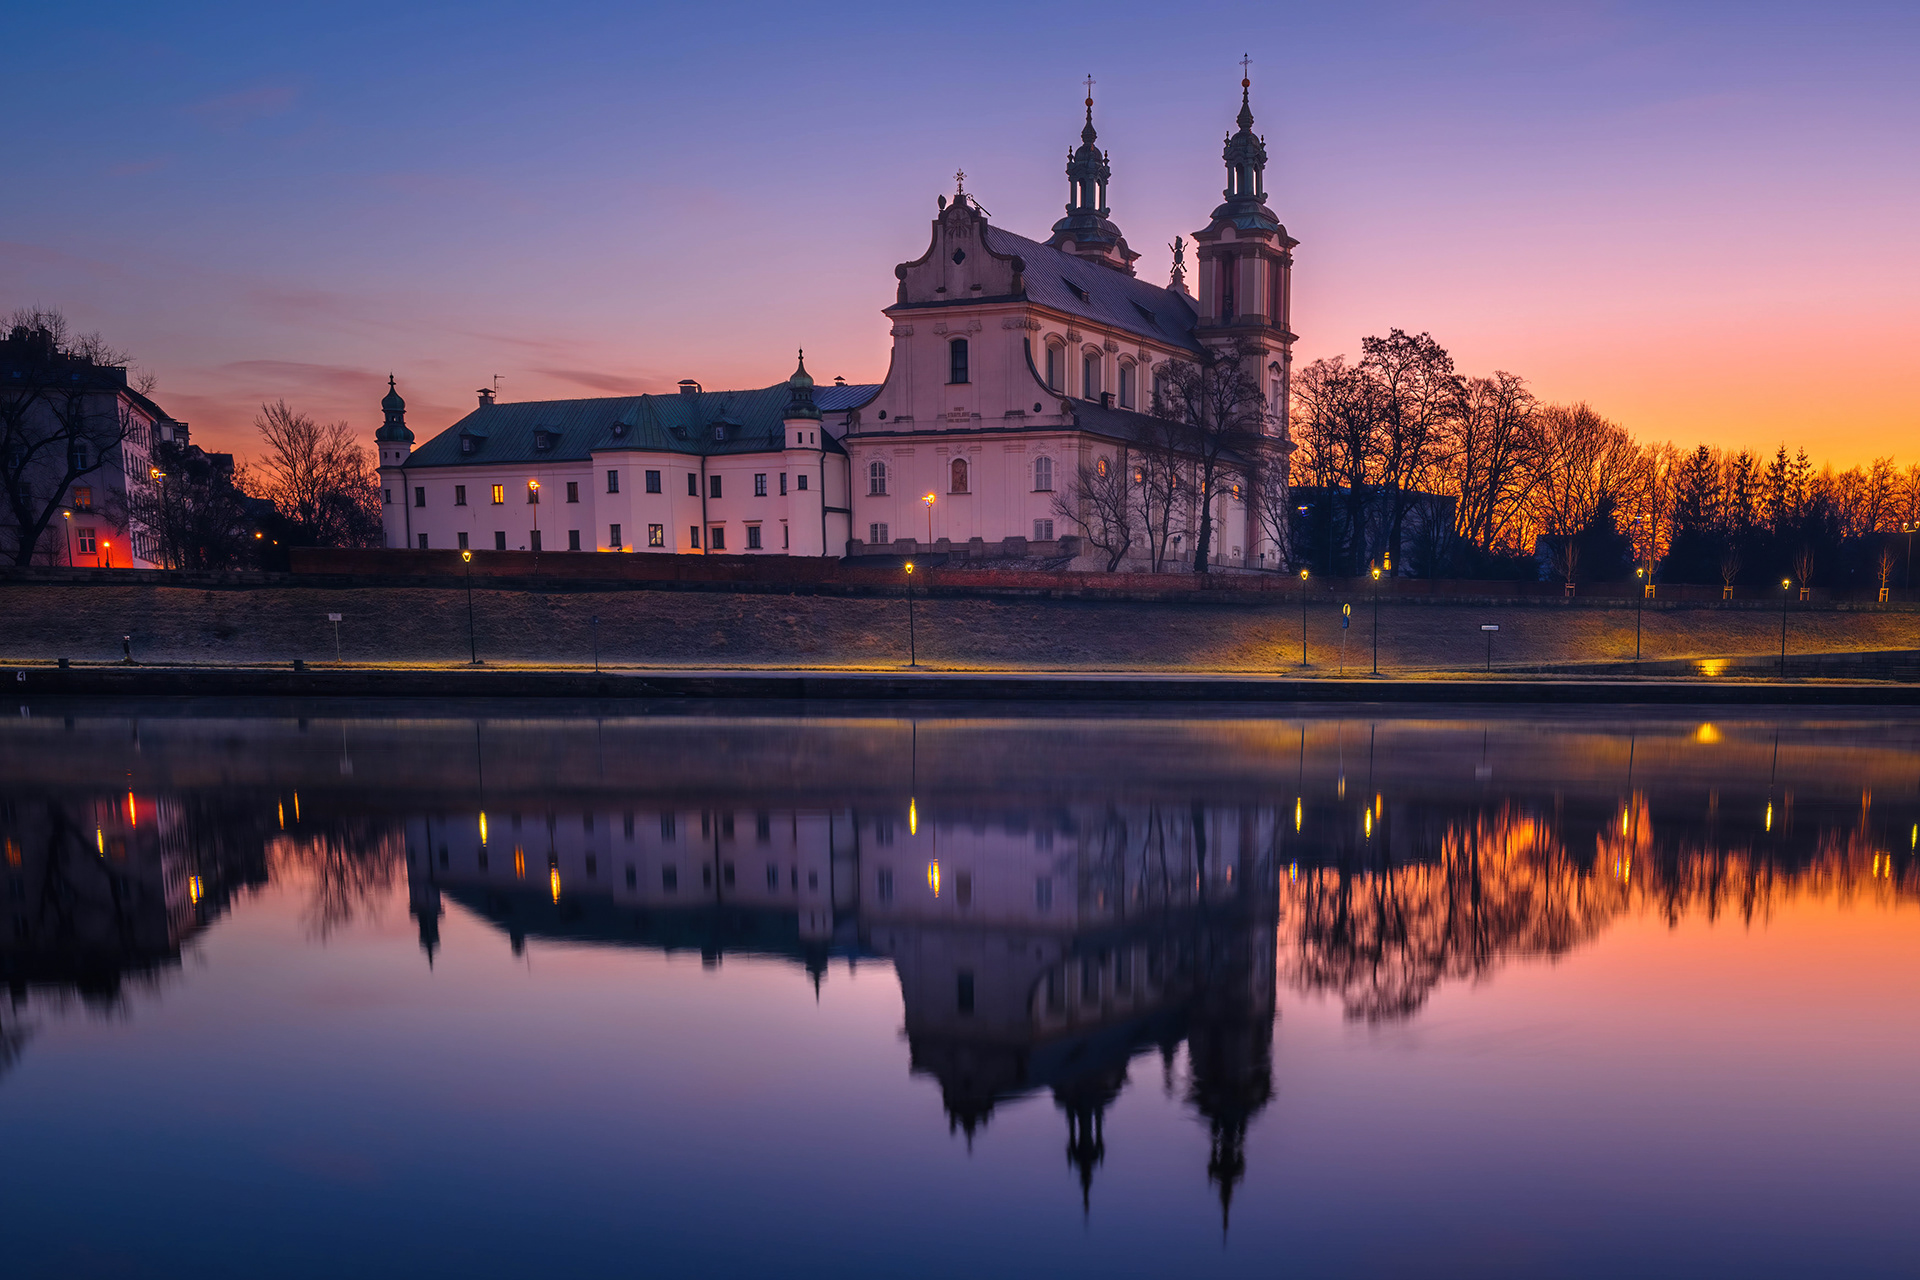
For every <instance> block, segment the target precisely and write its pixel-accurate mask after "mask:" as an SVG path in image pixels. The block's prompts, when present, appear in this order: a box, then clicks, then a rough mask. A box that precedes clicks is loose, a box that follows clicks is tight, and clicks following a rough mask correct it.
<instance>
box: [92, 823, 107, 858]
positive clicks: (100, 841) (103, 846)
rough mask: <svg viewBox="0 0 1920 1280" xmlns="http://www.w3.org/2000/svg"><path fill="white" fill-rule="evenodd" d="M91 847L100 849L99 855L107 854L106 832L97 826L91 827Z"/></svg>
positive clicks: (104, 855)
mask: <svg viewBox="0 0 1920 1280" xmlns="http://www.w3.org/2000/svg"><path fill="white" fill-rule="evenodd" d="M93 847H94V848H96V849H98V850H99V851H100V856H101V857H103V858H104V857H106V856H107V833H106V832H104V831H102V830H101V829H100V828H99V827H95V828H94V829H93Z"/></svg>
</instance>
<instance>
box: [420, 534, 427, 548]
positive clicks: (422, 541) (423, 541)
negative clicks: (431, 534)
mask: <svg viewBox="0 0 1920 1280" xmlns="http://www.w3.org/2000/svg"><path fill="white" fill-rule="evenodd" d="M420 549H421V550H422V551H425V550H426V549H427V535H426V534H424V533H423V534H421V535H420Z"/></svg>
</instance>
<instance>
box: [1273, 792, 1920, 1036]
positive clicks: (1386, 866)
mask: <svg viewBox="0 0 1920 1280" xmlns="http://www.w3.org/2000/svg"><path fill="white" fill-rule="evenodd" d="M1896 861H1898V862H1899V863H1900V864H1901V865H1899V866H1896ZM1282 892H1283V895H1284V896H1285V897H1286V898H1287V900H1288V909H1287V911H1286V919H1287V920H1288V921H1290V922H1291V925H1292V930H1291V932H1292V939H1291V940H1292V942H1293V946H1292V947H1291V948H1290V952H1291V955H1290V958H1289V962H1288V978H1289V980H1290V981H1291V982H1292V984H1293V985H1294V986H1295V987H1297V988H1299V989H1300V990H1303V991H1324V992H1330V993H1333V994H1335V995H1337V996H1338V997H1339V998H1340V1000H1341V1001H1342V1003H1343V1004H1344V1005H1345V1008H1346V1013H1347V1016H1348V1017H1350V1018H1354V1019H1364V1020H1366V1021H1368V1022H1376V1021H1391V1020H1395V1019H1401V1018H1407V1017H1410V1016H1412V1015H1413V1014H1414V1013H1416V1012H1417V1011H1418V1010H1419V1009H1420V1008H1421V1007H1422V1006H1423V1005H1424V1004H1425V1003H1426V1000H1427V997H1428V995H1429V994H1430V993H1431V992H1432V991H1433V989H1434V988H1435V987H1437V986H1438V985H1439V984H1440V983H1442V982H1444V981H1447V980H1449V979H1453V980H1459V979H1479V978H1482V977H1485V976H1487V975H1489V974H1491V973H1492V972H1494V971H1495V970H1497V969H1498V968H1499V967H1500V966H1501V965H1502V964H1504V963H1506V962H1507V961H1509V960H1512V959H1516V958H1526V957H1534V956H1557V955H1562V954H1565V953H1566V952H1568V951H1571V950H1572V949H1573V948H1575V947H1578V946H1581V945H1583V944H1585V943H1587V942H1590V941H1592V940H1593V939H1594V938H1596V937H1598V936H1599V934H1600V933H1601V931H1602V930H1603V929H1605V928H1606V926H1607V925H1608V924H1609V923H1610V922H1611V921H1612V920H1614V919H1615V918H1616V917H1618V916H1620V915H1623V914H1625V913H1627V912H1631V911H1650V912H1656V913H1658V914H1659V915H1660V916H1661V917H1662V918H1664V919H1665V920H1666V921H1667V922H1668V923H1669V925H1677V924H1679V923H1680V921H1682V920H1683V919H1686V918H1687V917H1690V916H1701V917H1704V918H1706V919H1708V920H1717V919H1719V918H1721V917H1722V916H1725V915H1733V916H1735V917H1736V918H1738V919H1739V920H1741V921H1743V922H1747V923H1751V922H1752V921H1754V920H1756V919H1762V920H1763V919H1765V918H1766V917H1767V915H1768V913H1769V912H1770V911H1771V910H1773V908H1774V907H1775V906H1777V905H1778V904H1779V903H1781V902H1783V901H1785V900H1787V899H1790V898H1794V897H1799V896H1803V895H1804V896H1815V897H1821V898H1837V899H1839V900H1841V901H1848V900H1851V899H1854V898H1859V897H1866V896H1872V897H1876V898H1880V899H1891V898H1894V897H1899V896H1904V897H1909V898H1911V897H1915V896H1920V871H1917V870H1916V867H1915V864H1914V862H1913V860H1912V859H1911V858H1901V859H1898V860H1896V858H1895V856H1894V854H1893V853H1892V852H1891V851H1889V850H1888V849H1887V848H1886V847H1885V846H1884V845H1881V844H1878V843H1876V841H1875V839H1874V837H1873V833H1872V831H1871V828H1870V827H1869V825H1868V824H1867V823H1866V821H1865V817H1864V815H1863V817H1862V820H1861V822H1860V824H1859V825H1858V826H1856V827H1853V828H1851V829H1846V830H1829V831H1824V832H1821V833H1820V834H1819V835H1818V836H1817V838H1816V839H1815V840H1814V841H1813V842H1812V843H1811V845H1810V846H1809V845H1802V846H1800V851H1799V853H1797V854H1793V853H1789V852H1788V851H1786V850H1785V849H1781V850H1778V851H1774V850H1768V849H1766V848H1764V847H1762V848H1759V849H1756V847H1755V842H1754V841H1753V840H1751V839H1748V840H1743V841H1741V842H1740V843H1738V844H1735V845H1732V846H1731V847H1729V845H1728V844H1726V843H1723V842H1719V841H1716V840H1714V839H1713V838H1712V836H1711V835H1710V834H1709V835H1706V836H1702V835H1700V834H1699V833H1697V832H1693V833H1686V834H1683V835H1680V836H1677V837H1675V838H1670V839H1666V840H1662V839H1660V838H1658V837H1657V835H1656V829H1655V824H1654V822H1653V819H1652V817H1651V816H1650V814H1649V812H1648V807H1647V804H1646V801H1645V799H1644V797H1641V796H1639V795H1635V796H1633V797H1631V798H1629V799H1628V800H1627V801H1626V802H1624V803H1623V804H1622V806H1621V808H1620V810H1619V813H1618V815H1617V816H1616V817H1615V818H1614V819H1613V820H1610V821H1609V822H1608V823H1606V824H1605V825H1604V826H1603V827H1602V828H1601V829H1600V830H1599V831H1598V833H1597V834H1595V835H1594V836H1593V843H1592V846H1591V853H1590V854H1589V853H1584V852H1583V851H1581V850H1580V849H1578V848H1576V847H1574V846H1573V842H1572V841H1570V840H1569V839H1568V838H1567V837H1566V836H1565V835H1564V834H1563V833H1562V832H1558V831H1556V830H1554V829H1553V827H1552V826H1551V825H1550V824H1549V823H1547V822H1546V821H1545V820H1544V819H1543V818H1540V817H1538V816H1536V815H1533V814H1530V813H1528V812H1526V811H1525V810H1524V809H1521V808H1519V807H1516V806H1514V805H1511V804H1509V805H1503V806H1501V807H1500V808H1499V809H1498V810H1496V811H1494V812H1493V813H1491V814H1481V815H1476V816H1473V817H1471V818H1466V819H1462V820H1459V821H1456V822H1453V823H1451V824H1449V825H1448V826H1447V827H1445V829H1444V831H1443V832H1442V834H1441V836H1440V841H1439V853H1438V857H1437V858H1436V859H1435V860H1434V861H1431V862H1421V863H1413V864H1399V863H1394V862H1392V861H1391V860H1389V859H1387V858H1385V857H1384V856H1382V857H1381V858H1380V859H1379V860H1378V862H1376V863H1374V864H1373V865H1355V864H1353V863H1348V864H1346V865H1340V866H1335V867H1330V868H1323V869H1320V870H1315V871H1308V870H1305V869H1302V870H1301V872H1300V875H1299V878H1298V880H1297V881H1296V882H1295V883H1293V884H1292V885H1291V886H1283V890H1282Z"/></svg>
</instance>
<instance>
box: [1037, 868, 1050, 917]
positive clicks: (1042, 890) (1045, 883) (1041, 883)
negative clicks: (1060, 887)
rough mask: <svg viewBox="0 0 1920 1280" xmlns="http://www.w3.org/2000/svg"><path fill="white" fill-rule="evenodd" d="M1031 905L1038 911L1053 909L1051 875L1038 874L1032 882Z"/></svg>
mask: <svg viewBox="0 0 1920 1280" xmlns="http://www.w3.org/2000/svg"><path fill="white" fill-rule="evenodd" d="M1033 905H1034V908H1035V909H1036V910H1039V911H1051V910H1053V877H1052V876H1039V877H1036V878H1035V880H1034V882H1033Z"/></svg>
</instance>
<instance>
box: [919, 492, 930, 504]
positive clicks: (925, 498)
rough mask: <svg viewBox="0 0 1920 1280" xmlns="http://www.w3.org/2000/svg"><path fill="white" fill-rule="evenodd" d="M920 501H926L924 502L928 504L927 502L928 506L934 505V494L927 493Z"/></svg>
mask: <svg viewBox="0 0 1920 1280" xmlns="http://www.w3.org/2000/svg"><path fill="white" fill-rule="evenodd" d="M920 501H922V502H924V503H926V504H927V505H928V506H932V505H933V495H932V494H928V495H927V496H926V497H924V498H922V499H920Z"/></svg>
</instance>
